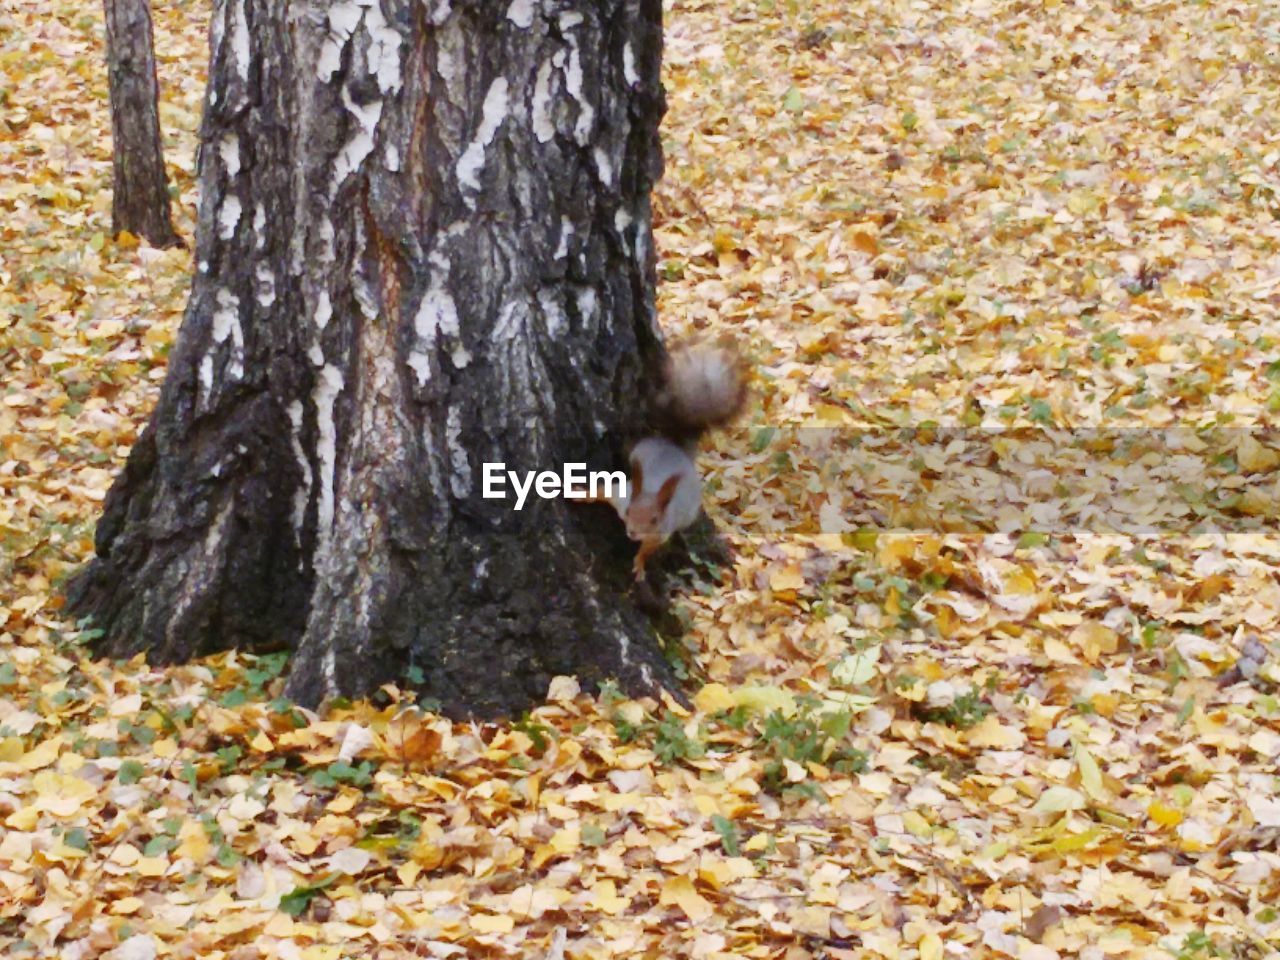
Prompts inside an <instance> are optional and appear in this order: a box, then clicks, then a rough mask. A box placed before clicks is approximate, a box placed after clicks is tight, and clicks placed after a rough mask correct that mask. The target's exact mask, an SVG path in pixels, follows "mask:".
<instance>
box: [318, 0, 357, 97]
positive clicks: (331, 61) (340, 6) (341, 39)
mask: <svg viewBox="0 0 1280 960" xmlns="http://www.w3.org/2000/svg"><path fill="white" fill-rule="evenodd" d="M360 17H361V11H360V5H359V4H357V3H352V2H350V0H339V2H338V3H335V4H333V5H332V6H330V7H329V36H328V37H327V38H326V39H325V42H324V46H323V47H321V48H320V59H319V62H318V63H317V64H316V75H317V76H319V78H320V79H321V80H323V81H324V82H325V83H328V82H329V81H330V80H332V79H333V75H334V74H335V73H337V72H338V70H339V69H340V68H341V66H342V50H343V48H344V47H345V46H346V45H347V41H349V40H350V39H351V35H352V34H353V33H355V32H356V27H358V26H360Z"/></svg>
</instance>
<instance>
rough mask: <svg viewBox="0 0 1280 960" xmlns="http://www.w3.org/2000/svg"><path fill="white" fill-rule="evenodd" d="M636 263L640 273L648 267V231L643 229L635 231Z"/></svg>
mask: <svg viewBox="0 0 1280 960" xmlns="http://www.w3.org/2000/svg"><path fill="white" fill-rule="evenodd" d="M636 263H637V264H638V265H639V267H640V269H641V270H642V271H643V270H644V269H645V268H646V267H647V266H648V265H649V231H648V230H645V229H643V228H641V229H639V230H637V231H636Z"/></svg>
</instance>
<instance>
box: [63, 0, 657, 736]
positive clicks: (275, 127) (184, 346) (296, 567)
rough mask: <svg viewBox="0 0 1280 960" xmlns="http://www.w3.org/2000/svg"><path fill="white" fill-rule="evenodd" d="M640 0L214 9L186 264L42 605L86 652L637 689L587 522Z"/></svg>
mask: <svg viewBox="0 0 1280 960" xmlns="http://www.w3.org/2000/svg"><path fill="white" fill-rule="evenodd" d="M661 16H662V9H661V0H560V2H548V0H469V2H459V0H454V2H453V3H450V2H449V0H432V2H429V3H422V2H420V0H382V2H381V3H378V2H376V0H375V2H372V3H370V2H369V0H360V2H337V3H325V2H319V3H310V4H308V3H293V4H288V5H282V4H278V3H274V2H270V0H221V2H219V3H218V4H217V7H216V10H215V15H214V21H213V27H212V38H211V50H212V60H211V65H210V86H209V92H208V97H207V100H206V104H205V120H204V127H203V130H202V143H203V148H202V151H201V173H200V176H201V184H202V197H203V200H202V206H201V211H200V223H199V231H198V250H197V275H196V279H195V281H194V285H193V289H192V294H191V301H190V304H189V306H188V310H187V314H186V317H185V319H184V322H183V326H182V329H181V332H180V334H179V337H178V342H177V344H176V346H175V348H174V350H173V353H172V355H171V357H170V365H169V373H168V377H167V379H166V381H165V384H164V388H163V391H162V394H161V399H160V402H159V406H158V408H157V410H156V413H155V416H154V419H153V421H152V423H151V424H150V425H149V427H148V428H147V429H146V431H145V432H144V433H143V435H142V436H141V437H140V438H139V440H138V443H137V445H136V447H135V448H134V450H133V452H132V454H131V456H130V458H129V462H128V465H127V467H126V469H125V470H124V472H123V473H122V475H121V477H120V478H119V479H118V481H117V483H116V485H115V487H114V488H113V490H112V491H111V494H110V495H109V497H108V498H107V502H106V505H105V512H104V515H103V517H102V520H101V522H100V524H99V527H98V534H97V542H96V546H97V557H96V559H95V560H94V561H92V563H91V565H90V566H89V567H88V568H87V569H86V571H85V572H84V573H82V574H81V576H80V577H79V578H78V580H77V581H76V582H75V583H74V584H73V586H72V589H71V597H70V599H71V608H72V609H73V610H74V611H76V612H78V613H81V614H92V615H93V616H94V618H95V623H96V625H97V626H99V627H101V628H103V629H104V630H105V631H106V633H105V636H104V637H103V639H102V641H101V643H100V646H99V649H100V651H101V652H104V653H107V654H110V655H113V656H123V655H129V654H133V653H135V652H137V651H140V650H147V651H149V656H150V658H151V659H152V660H153V661H160V662H163V661H173V660H179V659H186V658H189V657H191V656H196V655H201V654H206V653H209V652H212V651H216V650H220V649H224V648H227V647H231V646H238V647H241V648H248V649H266V648H272V647H280V646H288V647H291V648H294V649H295V651H296V652H295V656H294V659H293V666H292V672H291V675H290V678H289V681H288V687H287V692H288V693H289V694H290V695H291V696H293V697H294V698H296V699H297V700H299V701H300V702H303V703H315V702H317V701H319V700H321V699H323V698H325V697H327V696H331V695H360V694H364V693H367V692H369V691H371V690H373V689H375V688H376V687H377V686H378V685H380V684H382V683H384V682H387V681H397V682H404V681H405V680H406V678H410V679H412V678H415V677H417V678H421V679H420V682H417V683H416V684H414V685H415V686H417V687H418V688H419V689H421V690H422V691H423V692H424V693H425V694H427V695H430V696H433V697H435V698H437V699H439V700H440V701H441V702H442V703H443V704H444V705H445V707H446V709H449V710H451V711H452V712H454V713H464V712H465V713H475V714H494V713H500V712H506V711H511V710H515V709H519V708H521V707H523V706H525V705H527V704H528V703H529V702H530V701H531V700H534V699H537V698H539V697H541V696H542V695H543V694H544V693H545V692H546V688H547V682H548V680H549V679H550V678H551V677H552V676H553V675H555V674H558V673H576V674H578V675H579V677H580V678H582V680H583V681H584V685H587V684H588V683H589V682H590V681H595V680H601V679H604V678H608V677H616V678H617V679H619V680H620V681H621V682H622V683H623V685H624V686H627V687H630V688H631V689H633V690H649V691H652V690H654V689H655V688H656V686H657V685H660V684H664V683H666V682H667V681H668V680H669V676H668V674H667V672H666V668H665V664H664V662H663V660H662V658H661V655H660V653H659V651H658V649H657V645H656V643H655V642H654V639H653V634H652V631H651V629H650V627H649V624H648V622H647V621H646V619H645V618H644V617H643V616H642V615H641V614H640V613H638V612H637V611H636V609H635V608H634V607H633V606H632V604H631V603H630V601H629V600H628V599H627V596H626V590H627V585H628V581H627V563H628V560H629V557H630V555H631V553H632V549H631V548H630V547H629V546H628V545H627V544H626V543H625V541H623V540H622V538H621V537H622V535H621V525H620V524H619V523H618V522H617V520H616V518H615V517H614V516H613V515H612V513H611V512H610V511H609V510H608V509H607V508H605V507H584V506H580V505H576V504H570V503H567V502H565V501H562V500H556V501H542V500H536V499H535V498H530V502H529V503H528V504H527V505H526V507H525V509H524V510H523V511H521V512H515V511H514V510H513V509H512V501H510V500H507V501H501V500H486V499H482V497H481V464H482V463H483V462H485V461H503V462H505V463H506V464H507V466H508V468H509V469H513V470H520V471H524V470H531V469H559V466H560V464H562V463H563V462H566V461H586V462H588V463H590V464H592V465H593V466H594V467H597V468H602V467H606V466H610V467H612V466H617V465H618V464H619V463H620V462H621V458H620V452H621V444H622V443H623V441H624V439H625V438H627V437H628V436H632V435H634V432H635V431H636V430H637V429H638V428H639V426H640V424H641V423H642V421H643V418H644V414H645V411H644V404H643V402H642V399H641V398H643V397H645V396H647V395H648V391H647V390H646V389H645V387H646V384H647V383H648V382H649V380H650V377H651V375H652V372H653V371H654V370H655V369H656V367H657V363H658V361H659V358H660V355H661V349H662V348H661V344H660V339H659V336H658V332H657V328H656V325H655V318H654V304H653V285H654V275H653V254H652V246H651V232H650V216H649V193H650V189H651V187H652V185H653V182H654V180H655V179H656V178H657V177H658V176H659V174H660V169H661V154H660V145H659V140H658V133H657V128H658V123H659V120H660V118H661V115H662V112H663V96H662V89H661V85H660V80H659V62H660V57H661Z"/></svg>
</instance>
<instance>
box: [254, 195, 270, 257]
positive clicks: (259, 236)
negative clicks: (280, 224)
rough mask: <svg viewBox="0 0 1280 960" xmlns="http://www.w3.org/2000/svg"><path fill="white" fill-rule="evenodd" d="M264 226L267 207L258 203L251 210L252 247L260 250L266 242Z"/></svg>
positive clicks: (265, 224)
mask: <svg viewBox="0 0 1280 960" xmlns="http://www.w3.org/2000/svg"><path fill="white" fill-rule="evenodd" d="M266 226H267V208H266V207H264V206H263V205H262V204H258V205H257V207H255V208H254V211H253V247H254V249H255V250H261V249H262V247H263V245H264V244H266V242H267V235H266V232H265V231H266Z"/></svg>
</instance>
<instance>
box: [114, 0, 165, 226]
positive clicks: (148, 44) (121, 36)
mask: <svg viewBox="0 0 1280 960" xmlns="http://www.w3.org/2000/svg"><path fill="white" fill-rule="evenodd" d="M104 7H105V9H106V19H107V79H108V86H109V89H110V97H111V144H112V168H113V174H114V177H113V183H112V193H111V229H112V230H113V231H115V232H116V233H119V232H120V231H121V230H128V231H129V232H130V233H133V234H137V235H138V236H141V237H146V238H147V240H148V241H149V242H150V243H151V244H153V245H154V246H157V247H172V246H177V245H178V244H181V243H182V239H181V238H180V237H179V236H178V234H177V232H176V231H175V230H174V229H173V221H172V220H170V219H169V181H168V178H167V177H166V176H165V172H164V153H163V150H162V149H161V145H160V113H159V105H158V104H159V88H158V86H157V85H156V60H155V47H154V43H153V40H152V35H151V8H150V6H149V5H148V0H104Z"/></svg>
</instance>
